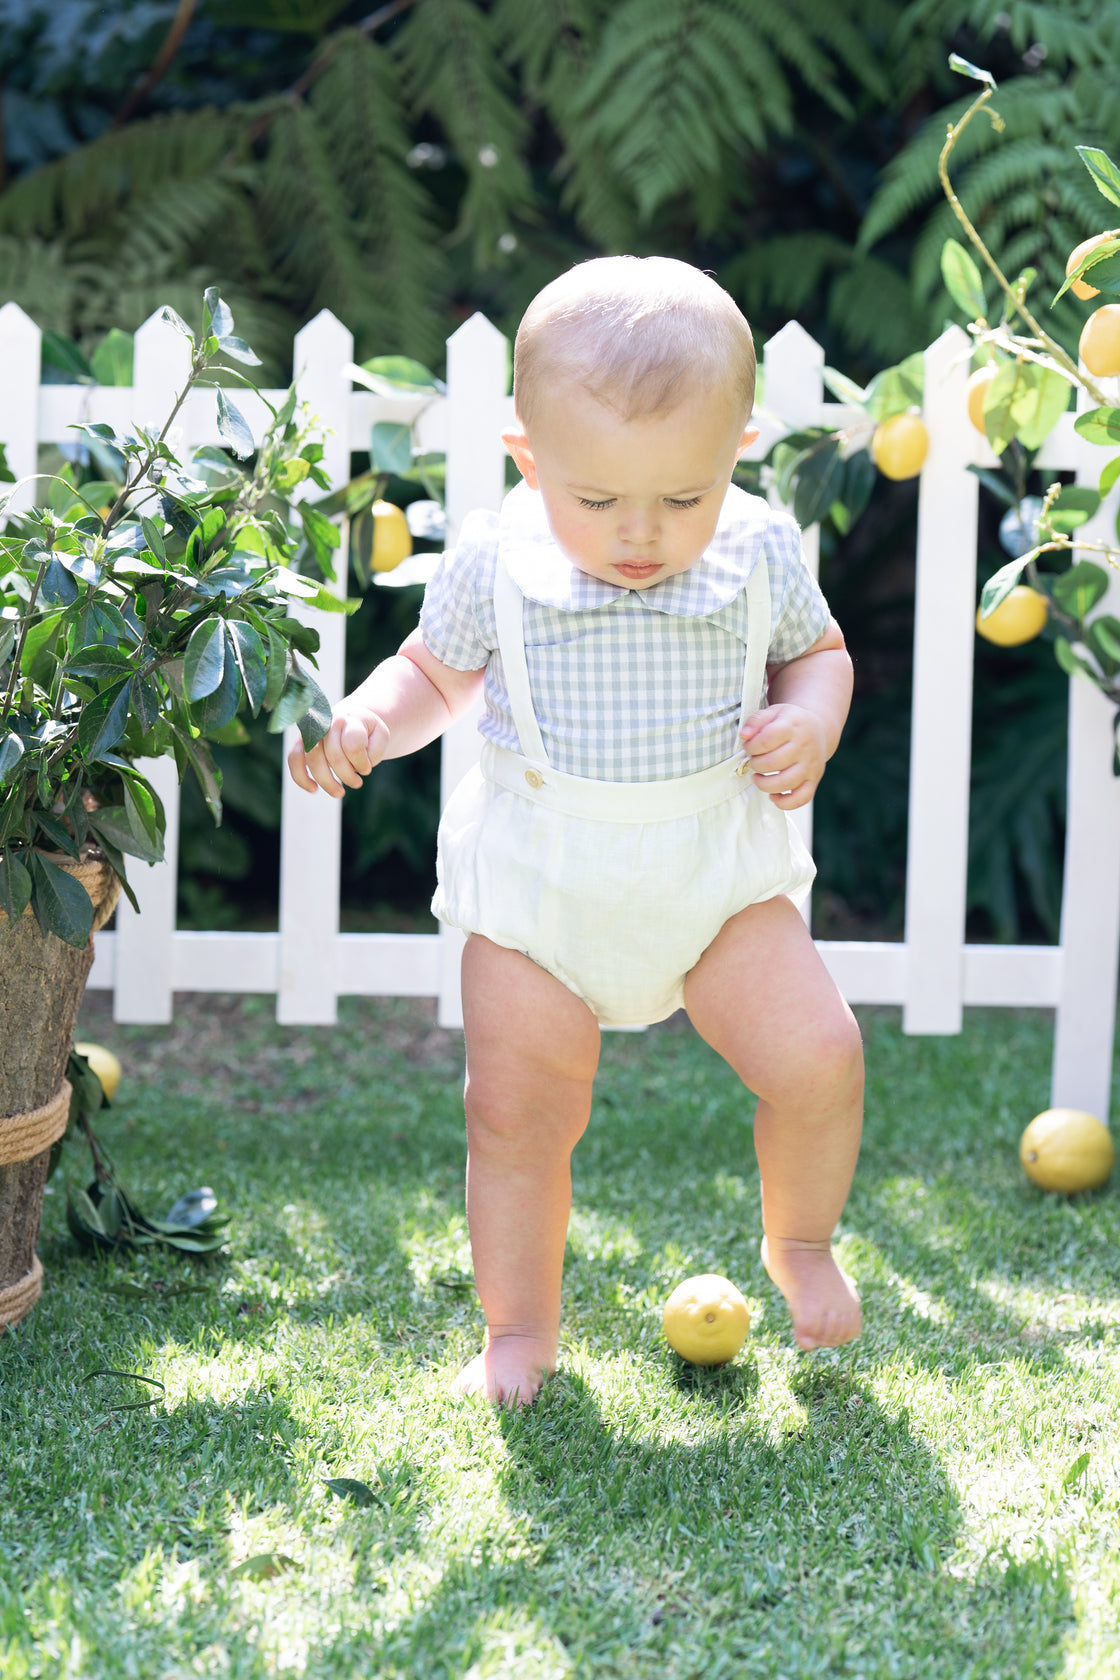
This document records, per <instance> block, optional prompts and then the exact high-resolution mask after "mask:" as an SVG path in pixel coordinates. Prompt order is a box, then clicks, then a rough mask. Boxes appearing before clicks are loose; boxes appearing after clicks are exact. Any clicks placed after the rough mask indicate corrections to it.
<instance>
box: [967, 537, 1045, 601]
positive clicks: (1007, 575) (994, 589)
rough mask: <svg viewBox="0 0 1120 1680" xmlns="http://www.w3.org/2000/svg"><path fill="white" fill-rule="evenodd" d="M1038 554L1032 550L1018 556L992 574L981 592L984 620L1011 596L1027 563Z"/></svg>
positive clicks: (1035, 550) (1034, 549) (1036, 550)
mask: <svg viewBox="0 0 1120 1680" xmlns="http://www.w3.org/2000/svg"><path fill="white" fill-rule="evenodd" d="M1038 552H1039V551H1038V549H1037V548H1032V549H1031V550H1030V552H1029V553H1028V554H1019V555H1016V557H1015V559H1014V560H1009V561H1008V562H1007V564H1006V565H1005V566H1001V567H1000V569H999V571H998V572H993V573H992V575H991V577H990V578H989V579H988V581H987V583H986V584H985V585H984V587H983V589H982V590H981V592H980V613H981V616H982V617H983V618H987V617H988V614H989V613H993V612H995V610H996V608H997V607H998V606H999V604H1000V602H1001V601H1003V600H1005V599H1006V597H1007V596H1008V595H1010V593H1011V591H1012V590H1013V589H1014V587H1015V585H1016V584H1017V583H1018V581H1019V579H1020V577H1021V576H1022V574H1023V571H1024V569H1025V568H1026V565H1027V562H1028V561H1030V560H1034V559H1035V558H1036V557H1037V555H1038Z"/></svg>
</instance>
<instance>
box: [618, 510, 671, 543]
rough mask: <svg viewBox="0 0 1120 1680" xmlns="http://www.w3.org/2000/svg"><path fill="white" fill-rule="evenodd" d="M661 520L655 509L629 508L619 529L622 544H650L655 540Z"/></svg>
mask: <svg viewBox="0 0 1120 1680" xmlns="http://www.w3.org/2000/svg"><path fill="white" fill-rule="evenodd" d="M660 529H661V520H660V517H659V514H658V510H657V509H656V508H631V509H629V510H628V512H627V513H626V515H625V517H624V518H623V520H622V524H621V526H620V528H619V534H620V536H621V537H622V540H623V542H627V543H635V544H639V543H650V542H654V541H656V539H657V535H658V532H659V531H660Z"/></svg>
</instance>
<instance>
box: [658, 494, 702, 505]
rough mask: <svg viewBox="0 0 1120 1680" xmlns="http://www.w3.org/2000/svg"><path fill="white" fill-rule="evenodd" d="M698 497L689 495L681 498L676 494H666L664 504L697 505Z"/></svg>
mask: <svg viewBox="0 0 1120 1680" xmlns="http://www.w3.org/2000/svg"><path fill="white" fill-rule="evenodd" d="M700 499H701V498H700V497H699V496H689V497H688V499H687V500H683V499H682V498H681V497H678V496H666V498H665V506H666V507H671V508H690V507H697V506H698V505H699V503H700Z"/></svg>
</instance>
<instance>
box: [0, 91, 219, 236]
mask: <svg viewBox="0 0 1120 1680" xmlns="http://www.w3.org/2000/svg"><path fill="white" fill-rule="evenodd" d="M242 122H243V118H242V116H241V114H240V113H237V112H225V111H214V110H211V109H206V110H203V111H192V112H189V113H186V112H176V113H175V114H174V115H172V116H159V117H149V118H148V119H147V120H145V121H143V122H135V123H128V124H126V125H125V126H124V127H123V128H120V129H115V130H110V132H109V133H107V134H104V135H102V136H101V137H100V138H99V139H97V140H92V141H90V143H89V144H88V145H86V146H80V147H78V148H77V150H75V151H72V152H67V153H66V154H65V155H64V156H63V157H60V158H58V159H56V161H55V162H54V163H49V164H45V165H44V166H43V167H42V168H41V169H35V170H32V171H31V173H30V174H28V175H22V176H20V177H19V179H18V180H16V181H15V182H13V183H12V185H11V186H10V187H8V189H7V190H6V191H5V192H4V193H3V194H0V233H12V234H21V235H26V236H34V235H39V236H41V237H44V238H53V237H55V236H57V235H59V234H61V235H62V236H63V237H64V238H72V237H74V236H77V235H82V234H85V233H88V232H89V231H90V230H91V229H92V228H95V227H96V226H97V225H98V224H99V223H103V222H104V221H105V220H106V219H107V218H108V217H111V216H112V215H113V214H114V213H115V212H116V211H117V210H118V209H119V208H120V207H121V206H122V205H124V204H127V203H129V202H131V201H133V200H135V199H138V198H143V197H145V196H147V195H148V194H150V193H153V192H159V191H161V190H162V189H163V187H164V185H165V184H166V182H167V181H169V180H190V179H198V178H200V177H203V176H207V175H210V174H212V173H213V172H214V171H216V170H218V169H219V168H220V166H221V165H222V163H223V160H224V159H225V158H226V156H227V155H228V154H229V153H230V150H231V148H232V147H233V146H234V145H235V144H236V142H237V138H238V135H239V132H240V128H241V125H242Z"/></svg>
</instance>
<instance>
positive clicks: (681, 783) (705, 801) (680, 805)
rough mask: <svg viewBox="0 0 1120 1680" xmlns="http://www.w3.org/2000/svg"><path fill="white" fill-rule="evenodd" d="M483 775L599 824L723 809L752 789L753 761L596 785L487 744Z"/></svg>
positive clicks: (512, 790)
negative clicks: (656, 778)
mask: <svg viewBox="0 0 1120 1680" xmlns="http://www.w3.org/2000/svg"><path fill="white" fill-rule="evenodd" d="M480 767H481V770H482V774H483V776H484V777H485V779H486V780H487V781H488V782H494V783H495V784H496V785H497V786H498V787H502V788H506V789H508V790H509V792H510V793H517V794H520V795H521V797H522V798H523V799H531V800H532V801H533V803H534V804H536V805H544V806H546V807H547V808H548V809H549V810H552V811H562V812H563V813H564V815H565V816H569V817H586V818H589V819H591V820H592V821H598V822H619V823H624V822H635V823H644V822H668V821H669V820H670V819H672V818H673V817H689V816H695V815H697V814H698V813H699V812H700V811H707V810H710V809H711V807H712V806H714V805H722V804H723V802H724V801H725V800H727V799H733V798H734V797H735V796H736V795H738V794H742V793H744V792H745V791H746V790H747V789H749V788H750V787H751V783H749V782H747V781H745V777H746V776H747V774H748V773H749V770H750V760H749V759H748V758H746V757H744V756H743V755H742V754H741V753H740V754H737V755H736V756H735V757H734V758H725V759H724V760H723V761H722V763H720V764H713V765H712V766H711V768H710V769H708V770H698V771H696V772H695V774H694V775H691V776H674V777H671V778H670V779H669V780H668V781H661V782H596V781H592V780H591V779H590V778H589V777H586V776H568V775H565V774H564V773H563V772H562V771H560V770H554V769H553V768H552V766H551V764H535V763H533V761H532V760H531V759H528V758H523V757H522V755H521V754H520V753H516V752H511V751H510V749H509V748H508V747H498V746H495V744H494V743H493V741H487V742H486V743H485V745H484V746H483V749H482V759H481V765H480Z"/></svg>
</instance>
